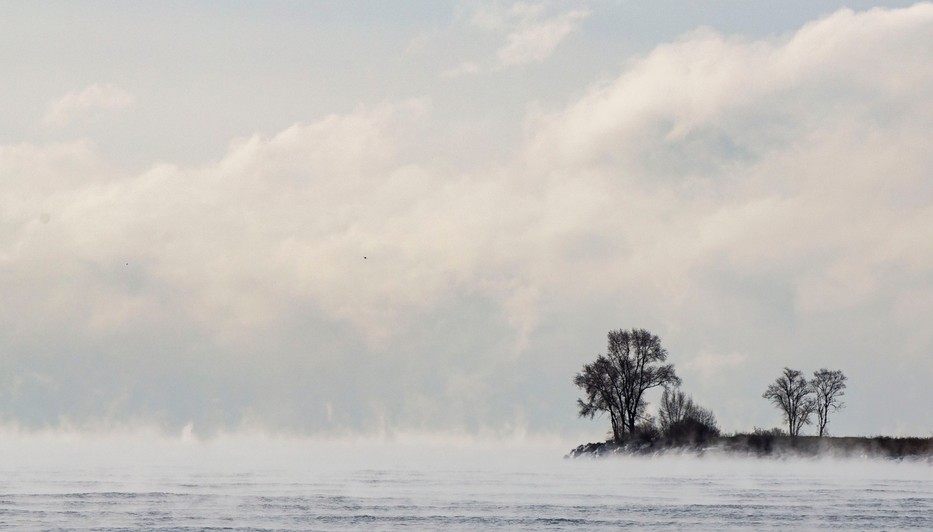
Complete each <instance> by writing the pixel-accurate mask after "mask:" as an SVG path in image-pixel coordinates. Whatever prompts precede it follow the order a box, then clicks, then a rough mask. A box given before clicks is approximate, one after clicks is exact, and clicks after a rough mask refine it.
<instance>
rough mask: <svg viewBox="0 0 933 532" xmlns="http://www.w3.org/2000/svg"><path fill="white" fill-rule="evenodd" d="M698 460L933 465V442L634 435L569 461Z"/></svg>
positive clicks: (580, 451)
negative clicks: (920, 462) (814, 459)
mask: <svg viewBox="0 0 933 532" xmlns="http://www.w3.org/2000/svg"><path fill="white" fill-rule="evenodd" d="M661 454H694V455H697V456H703V455H716V456H720V455H726V456H756V457H774V458H783V457H822V456H825V457H832V458H887V459H895V460H902V459H908V460H925V461H929V462H933V438H894V437H889V436H872V437H854V436H844V437H832V436H823V437H819V436H788V435H786V434H782V433H780V431H775V430H768V431H765V430H756V431H755V432H752V433H742V434H734V435H731V436H709V437H705V438H695V439H670V438H663V437H661V438H655V437H651V435H638V434H635V435H631V437H628V438H625V439H623V440H622V441H613V440H610V441H606V442H598V443H586V444H583V445H580V446H578V447H576V448H575V449H572V450H571V451H570V453H569V454H567V455H566V458H582V457H605V456H625V455H627V456H652V455H661Z"/></svg>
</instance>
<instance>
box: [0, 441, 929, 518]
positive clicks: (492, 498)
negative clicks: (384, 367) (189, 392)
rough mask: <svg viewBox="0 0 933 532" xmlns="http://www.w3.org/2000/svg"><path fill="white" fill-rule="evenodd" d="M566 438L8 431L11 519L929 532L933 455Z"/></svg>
mask: <svg viewBox="0 0 933 532" xmlns="http://www.w3.org/2000/svg"><path fill="white" fill-rule="evenodd" d="M569 448H570V447H569V446H559V445H557V444H553V443H552V444H534V445H531V444H519V443H511V444H503V445H494V444H477V443H450V442H447V443H444V444H437V443H425V442H420V443H419V442H406V443H390V444H366V443H359V442H357V443H340V444H337V443H332V444H321V443H308V442H302V441H299V440H292V441H273V440H266V439H262V438H258V439H252V440H250V439H237V440H227V441H223V442H214V443H208V444H202V443H197V442H190V441H189V442H179V441H174V442H173V441H158V440H155V441H150V440H146V439H145V438H136V439H130V440H95V441H91V440H86V439H81V438H76V439H72V440H70V441H69V440H67V439H65V440H63V439H61V438H57V439H56V438H47V439H42V438H33V439H28V440H20V441H5V442H4V443H2V444H0V451H2V452H3V456H2V458H0V460H2V462H0V467H2V471H0V474H2V477H0V525H2V526H3V527H5V528H9V529H17V530H23V529H140V528H142V529H155V530H158V529H166V530H169V529H170V530H183V529H192V530H194V529H199V530H200V529H211V528H226V529H231V528H232V529H262V530H357V529H360V528H366V529H370V530H372V529H375V530H391V529H399V528H408V529H412V530H423V529H434V530H436V529H447V530H451V529H453V530H457V529H462V530H467V529H469V530H472V529H503V530H516V529H526V530H541V529H550V530H561V529H566V530H600V529H606V530H610V529H618V528H620V527H636V528H641V529H754V530H762V529H796V530H800V529H827V528H837V529H845V530H875V529H877V530H882V529H886V530H891V529H898V530H904V529H918V530H933V465H931V463H930V462H929V461H924V462H885V461H876V460H869V459H851V460H830V459H820V460H812V459H809V460H808V459H787V460H779V459H757V458H735V457H727V458H716V457H705V458H696V457H657V458H612V459H602V460H591V459H578V460H565V459H563V458H562V456H563V454H564V453H565V452H566V451H567V450H568V449H569Z"/></svg>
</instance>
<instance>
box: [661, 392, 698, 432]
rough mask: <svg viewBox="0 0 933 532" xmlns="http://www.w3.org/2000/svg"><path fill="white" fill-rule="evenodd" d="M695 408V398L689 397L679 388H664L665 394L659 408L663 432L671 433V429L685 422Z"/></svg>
mask: <svg viewBox="0 0 933 532" xmlns="http://www.w3.org/2000/svg"><path fill="white" fill-rule="evenodd" d="M693 407H694V405H693V398H691V397H688V396H687V394H685V393H684V392H683V391H681V390H679V389H677V388H664V393H662V394H661V405H660V407H659V408H658V423H659V424H660V426H661V430H662V431H663V432H665V433H667V432H670V430H671V427H673V426H674V425H675V424H676V423H678V422H680V421H683V420H684V419H685V418H686V417H687V413H688V412H689V411H690V410H692V409H693Z"/></svg>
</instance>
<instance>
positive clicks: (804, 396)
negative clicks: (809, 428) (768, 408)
mask: <svg viewBox="0 0 933 532" xmlns="http://www.w3.org/2000/svg"><path fill="white" fill-rule="evenodd" d="M811 394H812V389H811V388H810V383H809V382H807V379H805V378H804V376H803V373H801V372H800V371H798V370H796V369H790V368H784V373H783V374H782V375H781V376H780V377H778V378H777V380H775V381H774V383H773V384H771V385H769V386H768V389H767V390H765V393H763V394H761V396H762V397H764V398H765V399H767V400H769V401H771V403H772V404H774V406H776V407H778V408H780V409H781V411H783V412H784V419H785V421H787V432H788V433H789V434H790V435H791V436H797V435H799V434H800V429H801V428H802V427H803V426H804V425H806V424H808V423H810V415H811V414H813V411H814V410H815V409H816V402H815V401H814V400H813V398H812V397H810V396H811Z"/></svg>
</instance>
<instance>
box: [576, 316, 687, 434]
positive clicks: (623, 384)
mask: <svg viewBox="0 0 933 532" xmlns="http://www.w3.org/2000/svg"><path fill="white" fill-rule="evenodd" d="M665 360H667V351H666V350H665V349H664V348H663V347H661V340H660V339H659V338H658V337H657V336H655V335H653V334H651V333H650V332H648V331H646V330H644V329H632V330H631V331H624V330H616V331H609V335H608V347H607V351H606V354H605V355H599V356H598V357H597V358H596V361H595V362H592V363H590V364H585V365H584V366H583V371H581V372H580V373H578V374H577V375H576V377H574V379H573V382H574V384H576V385H577V386H579V387H580V388H582V389H583V391H584V392H585V393H586V400H583V399H579V400H577V406H578V407H579V412H580V416H588V417H593V416H594V415H596V414H597V413H599V412H608V413H609V418H610V421H611V422H612V434H613V438H615V440H616V441H620V440H622V438H623V435H624V433H625V432H629V433H634V432H635V427H636V425H637V423H638V420H639V419H641V418H642V417H643V414H644V411H645V407H646V406H647V402H646V401H645V392H646V391H647V390H649V389H651V388H654V387H657V386H664V385H676V384H679V383H680V378H679V377H677V374H676V373H675V372H674V366H673V364H663V362H664V361H665Z"/></svg>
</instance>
